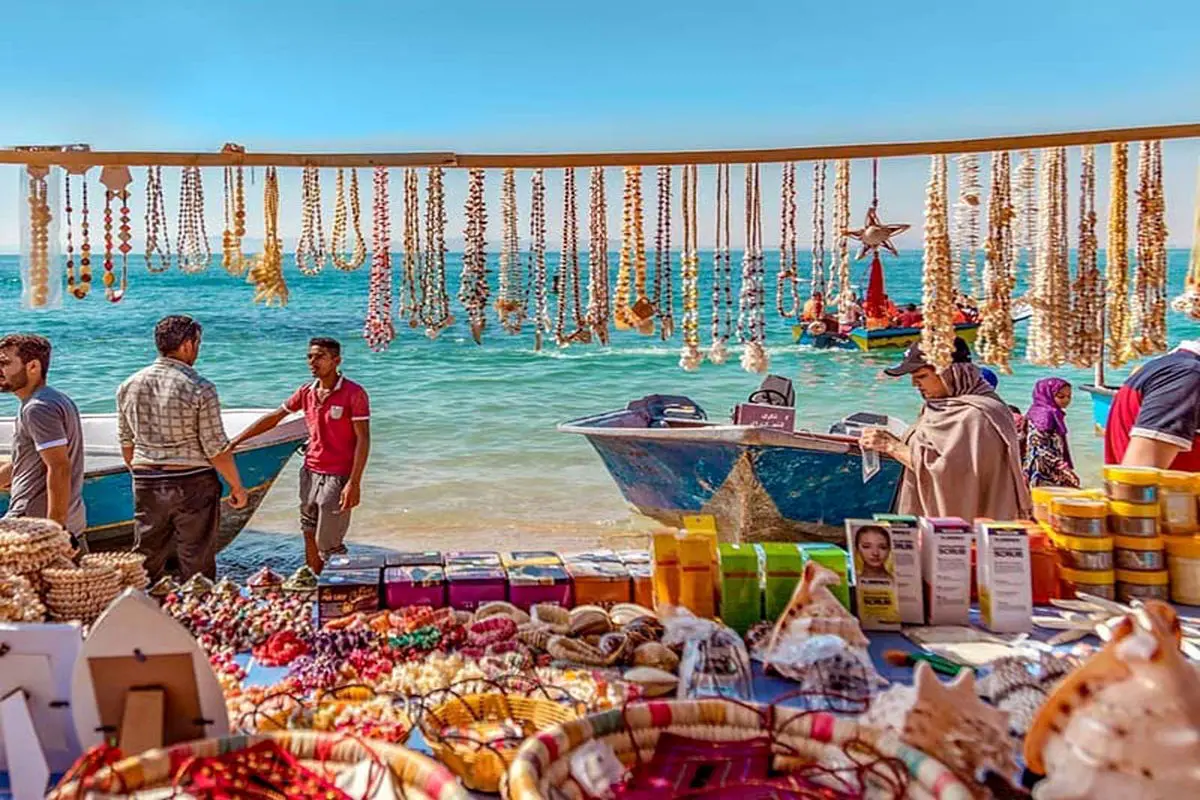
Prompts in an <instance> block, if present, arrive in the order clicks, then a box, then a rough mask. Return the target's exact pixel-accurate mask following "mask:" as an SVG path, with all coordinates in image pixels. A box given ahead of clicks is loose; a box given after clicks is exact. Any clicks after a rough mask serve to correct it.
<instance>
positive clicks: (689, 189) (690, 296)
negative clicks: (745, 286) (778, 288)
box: [679, 164, 704, 372]
mask: <svg viewBox="0 0 1200 800" xmlns="http://www.w3.org/2000/svg"><path fill="white" fill-rule="evenodd" d="M698 172H699V171H698V169H697V167H696V165H695V164H690V165H688V166H685V167H684V168H683V179H682V184H681V186H680V204H681V210H682V212H683V213H682V215H681V216H682V217H683V250H682V253H681V255H680V258H679V278H680V294H682V295H683V318H682V320H681V323H680V324H681V327H682V328H683V349H682V351H681V352H680V354H679V366H680V367H681V368H682V369H684V370H686V371H688V372H694V371H695V370H697V369H699V368H700V364H701V362H702V361H704V354H703V353H701V352H700V253H699V248H698V246H697V238H698V233H697V231H698V227H699V218H698V215H697V213H696V200H697V197H696V195H697V184H699V182H700V178H699V174H698Z"/></svg>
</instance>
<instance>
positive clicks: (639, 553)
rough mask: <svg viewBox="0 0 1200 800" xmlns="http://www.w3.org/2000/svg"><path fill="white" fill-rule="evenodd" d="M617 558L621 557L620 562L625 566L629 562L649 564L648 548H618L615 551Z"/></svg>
mask: <svg viewBox="0 0 1200 800" xmlns="http://www.w3.org/2000/svg"><path fill="white" fill-rule="evenodd" d="M617 558H619V559H621V563H622V564H624V565H625V566H629V565H630V564H649V563H650V551H649V550H620V551H618V552H617Z"/></svg>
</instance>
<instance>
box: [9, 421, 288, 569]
mask: <svg viewBox="0 0 1200 800" xmlns="http://www.w3.org/2000/svg"><path fill="white" fill-rule="evenodd" d="M266 413H268V410H261V409H233V410H229V411H224V412H222V414H221V419H222V421H223V422H224V423H225V431H226V433H227V434H228V435H229V436H230V437H233V436H236V435H237V434H238V433H241V432H242V431H244V430H245V429H246V428H249V427H250V425H252V424H253V423H254V421H255V420H257V419H258V418H259V417H261V416H262V415H263V414H266ZM82 419H83V441H84V452H85V456H84V463H85V470H86V472H85V474H84V480H83V502H84V505H85V506H87V537H88V546H89V547H91V548H92V549H95V550H118V549H129V548H131V547H132V546H133V479H132V477H131V476H130V474H129V470H128V469H127V468H126V466H125V462H124V460H123V459H122V458H121V447H120V445H119V444H118V442H117V415H116V414H115V413H111V414H83V415H82ZM12 433H13V419H12V417H4V418H0V459H5V458H7V457H9V456H11V445H10V443H11V442H12ZM307 437H308V431H307V428H306V426H305V423H304V418H303V417H302V416H300V415H293V416H292V417H290V418H288V419H286V420H284V421H283V422H282V423H280V424H279V426H278V427H276V428H275V429H274V430H271V431H268V432H267V433H265V434H263V435H262V436H256V437H255V438H253V439H250V440H249V441H247V442H245V443H243V444H242V445H241V446H240V447H238V449H237V450H236V451H235V452H234V461H235V463H237V467H238V471H239V472H240V473H241V476H242V483H243V484H244V485H245V486H246V492H247V494H248V495H249V502H247V504H246V507H245V508H238V509H234V508H230V507H229V505H228V504H227V503H222V504H221V522H220V530H219V532H218V534H217V549H218V550H221V549H223V548H225V547H226V546H228V545H229V544H230V543H231V542H232V541H233V540H234V539H235V538H237V535H238V534H239V533H241V531H242V529H243V528H245V527H246V525H247V524H248V523H249V522H250V518H251V517H253V516H254V512H255V511H257V510H258V507H259V505H261V504H262V501H263V498H264V497H266V496H267V492H269V491H270V490H271V487H272V486H273V485H274V483H275V480H276V479H277V478H278V477H279V474H280V473H281V472H283V468H284V467H285V466H286V465H287V463H288V461H289V460H290V459H291V457H292V454H293V453H295V452H296V451H297V450H298V449H299V447H300V445H301V444H303V442H304V441H305V440H306V439H307ZM222 485H223V486H224V481H222ZM228 490H229V487H228V486H224V491H225V492H226V493H228ZM8 499H9V498H8V492H5V491H0V514H3V513H4V512H5V511H6V510H7V509H8Z"/></svg>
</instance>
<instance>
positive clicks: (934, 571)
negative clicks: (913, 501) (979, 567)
mask: <svg viewBox="0 0 1200 800" xmlns="http://www.w3.org/2000/svg"><path fill="white" fill-rule="evenodd" d="M918 525H919V527H920V529H921V576H922V581H923V582H924V584H925V619H926V620H927V621H928V624H930V625H967V624H969V623H970V620H971V545H972V543H973V542H974V540H975V531H974V530H973V529H972V528H971V526H970V524H968V523H967V522H966V521H965V520H962V519H959V518H958V517H921V518H920V520H919V522H918Z"/></svg>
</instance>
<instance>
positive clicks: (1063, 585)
mask: <svg viewBox="0 0 1200 800" xmlns="http://www.w3.org/2000/svg"><path fill="white" fill-rule="evenodd" d="M1058 579H1059V584H1060V586H1059V591H1060V597H1065V598H1067V599H1070V600H1074V599H1075V593H1076V592H1087V593H1088V594H1094V595H1096V596H1097V597H1103V598H1104V599H1105V600H1115V599H1116V595H1117V592H1116V586H1115V580H1116V574H1115V573H1114V572H1113V571H1112V570H1111V569H1110V570H1102V571H1096V572H1091V571H1087V570H1080V569H1067V568H1066V567H1063V568H1062V569H1060V570H1059V571H1058Z"/></svg>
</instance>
